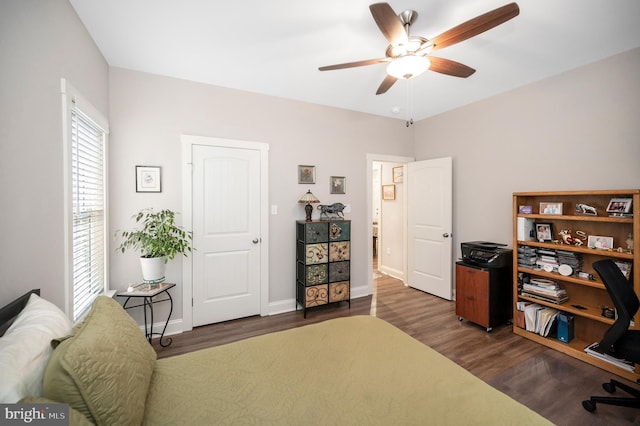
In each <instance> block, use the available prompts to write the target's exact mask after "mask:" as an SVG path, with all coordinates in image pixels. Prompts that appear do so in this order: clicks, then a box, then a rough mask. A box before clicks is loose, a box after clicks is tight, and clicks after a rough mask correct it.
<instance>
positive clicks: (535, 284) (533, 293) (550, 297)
mask: <svg viewBox="0 0 640 426" xmlns="http://www.w3.org/2000/svg"><path fill="white" fill-rule="evenodd" d="M522 294H523V295H525V296H529V297H533V298H537V299H540V300H544V301H546V302H551V303H555V304H560V303H564V302H566V301H567V300H569V295H568V294H567V291H566V290H565V289H564V288H562V287H560V285H559V284H558V283H557V282H555V281H552V280H547V279H543V278H531V279H530V280H529V282H528V283H526V282H525V283H523V284H522Z"/></svg>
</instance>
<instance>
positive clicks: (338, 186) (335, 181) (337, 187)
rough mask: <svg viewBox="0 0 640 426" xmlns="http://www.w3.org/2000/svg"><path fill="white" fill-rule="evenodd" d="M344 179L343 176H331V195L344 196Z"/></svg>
mask: <svg viewBox="0 0 640 426" xmlns="http://www.w3.org/2000/svg"><path fill="white" fill-rule="evenodd" d="M345 181H346V178H345V177H344V176H331V182H330V185H331V193H332V194H345V193H346V182H345Z"/></svg>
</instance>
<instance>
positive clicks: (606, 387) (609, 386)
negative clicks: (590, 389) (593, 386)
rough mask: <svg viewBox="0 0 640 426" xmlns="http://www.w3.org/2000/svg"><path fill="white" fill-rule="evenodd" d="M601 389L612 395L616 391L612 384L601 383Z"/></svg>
mask: <svg viewBox="0 0 640 426" xmlns="http://www.w3.org/2000/svg"><path fill="white" fill-rule="evenodd" d="M602 389H604V390H606V391H607V392H609V393H614V392H615V391H616V385H614V384H613V383H610V382H608V383H603V384H602Z"/></svg>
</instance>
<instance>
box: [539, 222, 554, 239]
mask: <svg viewBox="0 0 640 426" xmlns="http://www.w3.org/2000/svg"><path fill="white" fill-rule="evenodd" d="M536 240H538V241H540V242H546V241H552V240H553V225H552V224H551V223H536Z"/></svg>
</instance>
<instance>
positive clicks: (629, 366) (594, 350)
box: [584, 342, 635, 371]
mask: <svg viewBox="0 0 640 426" xmlns="http://www.w3.org/2000/svg"><path fill="white" fill-rule="evenodd" d="M584 351H585V352H586V353H588V354H589V355H591V356H594V357H596V358H600V359H601V360H603V361H607V362H609V363H611V364H614V365H616V366H618V367H620V368H624V369H625V370H627V371H634V367H635V366H634V364H633V362H631V361H627V360H626V359H622V358H616V357H615V356H613V355H611V354H608V353H606V352H605V351H603V350H602V349H601V348H600V344H599V343H598V342H596V343H592V344H590V345H589V346H587V347H586V348H584Z"/></svg>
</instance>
